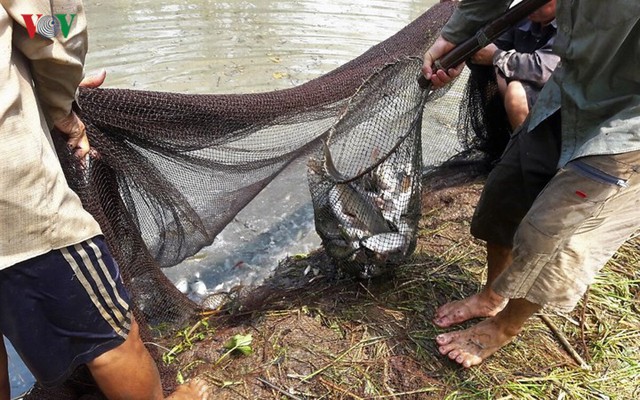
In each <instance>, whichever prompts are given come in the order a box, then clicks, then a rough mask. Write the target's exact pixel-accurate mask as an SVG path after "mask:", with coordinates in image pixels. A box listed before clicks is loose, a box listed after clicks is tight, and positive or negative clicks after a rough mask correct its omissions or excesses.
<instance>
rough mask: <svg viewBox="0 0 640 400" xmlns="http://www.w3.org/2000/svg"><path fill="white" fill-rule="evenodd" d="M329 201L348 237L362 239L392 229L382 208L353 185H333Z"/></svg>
mask: <svg viewBox="0 0 640 400" xmlns="http://www.w3.org/2000/svg"><path fill="white" fill-rule="evenodd" d="M329 203H330V204H331V210H332V212H333V214H334V215H335V217H336V218H337V220H338V221H339V223H340V225H341V229H342V231H343V232H345V234H346V236H347V237H353V238H358V239H362V238H365V237H368V236H372V235H376V234H379V233H383V232H389V231H390V229H391V228H390V226H389V223H388V222H387V220H386V219H384V216H383V215H382V212H381V211H380V209H378V208H377V207H376V206H375V205H374V204H373V202H372V201H371V200H370V199H369V198H367V197H366V196H365V195H363V194H362V193H360V191H358V190H356V189H354V188H353V186H352V185H349V184H336V185H335V186H334V187H332V188H331V189H330V190H329Z"/></svg>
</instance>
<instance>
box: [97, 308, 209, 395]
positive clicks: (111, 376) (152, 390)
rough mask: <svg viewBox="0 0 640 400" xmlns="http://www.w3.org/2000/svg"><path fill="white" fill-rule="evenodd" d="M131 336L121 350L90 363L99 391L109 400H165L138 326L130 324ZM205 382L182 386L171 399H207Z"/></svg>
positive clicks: (99, 357)
mask: <svg viewBox="0 0 640 400" xmlns="http://www.w3.org/2000/svg"><path fill="white" fill-rule="evenodd" d="M131 322H132V323H131V331H129V336H128V337H127V339H126V340H125V341H124V343H123V344H121V345H120V346H118V347H116V348H114V349H112V350H110V351H108V352H106V353H104V354H102V355H100V356H98V357H97V358H96V359H94V360H93V361H91V362H89V363H87V366H88V367H89V370H90V371H91V374H92V375H93V377H94V379H95V380H96V382H97V383H98V386H99V387H100V390H101V391H102V393H104V395H105V396H107V398H109V399H110V400H115V399H130V400H135V399H140V400H158V399H163V398H164V397H163V394H162V386H161V383H160V374H159V373H158V369H157V368H156V365H155V363H154V361H153V359H152V358H151V355H150V354H149V352H148V351H147V349H146V348H145V347H144V344H143V343H142V340H141V339H140V332H139V328H138V324H137V323H136V322H135V320H132V321H131ZM207 390H208V387H207V386H206V384H205V383H204V382H202V381H198V380H196V381H192V382H190V383H188V384H185V385H182V386H180V387H179V388H178V389H177V390H176V391H175V392H174V393H172V394H171V395H170V396H169V397H168V398H169V399H175V400H179V399H207V394H206V392H207Z"/></svg>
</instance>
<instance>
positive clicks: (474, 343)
mask: <svg viewBox="0 0 640 400" xmlns="http://www.w3.org/2000/svg"><path fill="white" fill-rule="evenodd" d="M518 332H519V331H516V332H513V331H512V332H508V331H507V330H506V329H504V328H503V327H501V326H500V324H499V323H498V322H497V318H489V319H486V320H484V321H482V322H480V323H478V324H477V325H474V326H472V327H471V328H469V329H465V330H462V331H456V332H449V333H443V334H440V335H438V336H436V343H438V350H439V351H440V353H441V354H442V355H446V356H448V357H449V358H450V359H451V360H453V361H455V362H457V363H458V364H460V365H462V366H463V367H465V368H469V367H472V366H474V365H478V364H480V363H481V362H482V361H484V360H486V359H487V358H488V357H489V356H490V355H492V354H493V353H495V352H496V351H498V350H499V349H500V348H501V347H503V346H504V345H506V344H507V343H509V342H511V340H513V338H514V337H515V336H516V335H517V333H518Z"/></svg>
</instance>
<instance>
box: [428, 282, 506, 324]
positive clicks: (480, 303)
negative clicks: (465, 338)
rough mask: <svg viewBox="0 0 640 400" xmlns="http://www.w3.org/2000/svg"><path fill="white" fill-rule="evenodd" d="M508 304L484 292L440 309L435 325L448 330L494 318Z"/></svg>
mask: <svg viewBox="0 0 640 400" xmlns="http://www.w3.org/2000/svg"><path fill="white" fill-rule="evenodd" d="M506 304H507V299H505V298H504V297H502V296H499V295H497V294H495V293H493V292H487V291H486V290H483V291H482V292H480V293H476V294H474V295H473V296H471V297H467V298H466V299H462V300H457V301H452V302H450V303H447V304H445V305H443V306H442V307H440V308H438V310H437V311H436V315H435V317H434V318H433V323H434V324H436V326H438V327H440V328H448V327H450V326H452V325H457V324H460V323H462V322H464V321H468V320H470V319H472V318H481V317H493V316H494V315H496V314H497V313H499V312H500V311H501V310H502V309H503V308H504V306H505V305H506Z"/></svg>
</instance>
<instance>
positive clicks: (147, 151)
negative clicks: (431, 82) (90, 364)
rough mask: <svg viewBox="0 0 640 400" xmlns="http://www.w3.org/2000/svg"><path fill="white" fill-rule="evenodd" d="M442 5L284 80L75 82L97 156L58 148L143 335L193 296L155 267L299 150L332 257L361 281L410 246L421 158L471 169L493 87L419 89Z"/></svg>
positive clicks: (186, 252)
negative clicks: (171, 85) (166, 88)
mask: <svg viewBox="0 0 640 400" xmlns="http://www.w3.org/2000/svg"><path fill="white" fill-rule="evenodd" d="M454 7H455V3H453V2H444V3H440V4H436V5H435V6H433V7H432V8H430V9H429V10H428V11H427V12H426V13H425V14H423V15H422V16H420V17H419V18H418V19H416V20H415V21H414V22H413V23H411V24H410V25H408V26H407V27H405V28H404V29H403V30H401V31H400V32H398V33H397V34H396V35H394V36H392V37H390V38H389V39H387V40H386V41H384V42H382V43H380V44H378V45H376V46H374V47H372V48H371V49H370V50H368V51H367V52H366V53H364V54H363V55H361V56H360V57H358V58H356V59H354V60H352V61H351V62H349V63H347V64H345V65H343V66H341V67H339V68H337V69H335V70H334V71H332V72H330V73H328V74H325V75H323V76H321V77H319V78H317V79H314V80H311V81H309V82H307V83H305V84H302V85H300V86H297V87H294V88H291V89H286V90H279V91H272V92H266V93H257V94H237V95H188V94H179V93H162V92H149V91H135V90H125V89H82V90H81V91H80V96H79V102H78V103H79V106H80V108H81V109H80V113H81V117H82V119H83V121H84V122H85V124H86V125H87V132H88V134H89V137H90V141H91V144H92V146H93V148H94V149H96V150H97V153H98V154H99V156H98V157H97V158H94V159H92V160H91V161H90V163H89V164H88V165H86V166H85V167H84V168H81V167H79V166H78V165H77V164H76V163H75V162H74V161H73V159H72V157H70V155H69V154H68V150H67V149H66V147H65V146H58V152H59V155H60V158H61V162H62V163H63V167H64V169H65V172H66V174H67V178H68V181H69V183H70V185H71V186H72V187H73V189H74V190H76V191H77V192H78V193H79V195H80V197H81V199H82V201H83V204H84V206H85V208H86V209H87V210H88V211H89V212H91V213H92V214H93V215H94V216H95V218H96V219H97V220H98V222H99V223H100V225H101V227H102V229H103V232H104V235H105V238H106V240H107V242H108V244H109V247H110V249H111V251H112V253H113V255H114V257H115V259H116V260H117V262H118V264H119V265H120V268H121V270H122V276H123V279H124V282H125V285H126V286H127V288H128V290H129V292H130V294H131V296H132V298H133V301H134V313H135V316H136V318H137V320H138V321H139V324H140V326H141V330H142V332H141V334H142V336H143V340H144V341H145V342H149V341H151V340H152V337H153V335H152V331H151V329H149V327H150V326H159V325H162V326H164V327H165V328H168V329H169V330H171V329H177V328H180V327H182V326H184V324H185V323H186V322H187V321H188V320H189V319H192V318H194V317H195V316H196V315H197V312H198V311H199V310H201V308H202V305H201V304H196V303H194V302H193V301H191V300H190V299H189V298H188V297H187V296H185V295H184V294H183V293H181V292H180V291H179V290H178V289H177V288H176V287H175V286H174V284H173V283H172V282H171V281H170V280H169V279H168V278H167V277H166V275H165V274H164V273H163V271H162V268H168V267H172V266H175V265H176V264H179V263H180V262H181V261H182V260H184V259H185V258H187V257H189V256H192V255H194V254H196V253H197V252H198V251H199V250H200V249H201V248H203V247H205V246H208V245H210V244H211V243H212V242H213V240H214V238H215V237H216V235H218V234H219V233H220V232H221V231H222V229H223V228H224V227H225V226H226V225H227V224H228V223H229V222H230V221H231V220H232V219H233V218H234V216H235V215H236V214H237V213H238V212H239V211H240V210H242V209H243V207H245V206H246V205H247V204H248V203H249V202H250V201H251V200H252V199H253V198H254V197H255V196H256V195H257V194H258V193H259V192H260V191H261V190H262V189H264V188H265V186H267V185H268V184H269V183H270V182H271V181H272V180H273V179H274V178H275V177H276V176H278V174H279V173H280V172H281V171H283V169H285V168H286V167H287V166H288V165H289V164H291V163H293V162H294V161H296V160H300V159H304V160H309V169H308V171H309V173H308V179H309V189H310V191H311V195H312V199H313V205H314V210H315V222H316V229H317V231H318V233H319V235H320V236H321V238H322V240H323V244H324V248H325V249H326V252H327V254H328V255H329V256H331V257H332V259H333V260H334V262H335V263H336V264H337V265H338V266H341V267H344V268H345V269H346V270H347V271H349V272H352V273H354V274H355V275H358V276H360V277H371V276H376V275H379V274H382V273H385V272H387V271H388V270H389V267H390V266H393V265H396V264H398V263H401V262H402V261H403V260H404V259H405V258H406V256H408V255H409V254H411V252H412V251H413V247H414V246H415V230H416V224H417V221H418V218H419V216H420V203H419V198H420V185H421V182H424V177H423V174H424V172H425V170H426V172H427V175H426V176H427V178H428V179H432V180H436V179H437V178H442V177H443V176H445V177H446V176H449V178H451V177H453V176H454V175H455V173H456V172H455V171H460V168H458V167H459V166H463V167H464V168H462V170H463V171H466V172H465V174H467V173H468V172H469V171H480V170H482V169H483V168H486V165H488V164H487V162H486V161H487V160H489V159H490V158H491V157H493V156H495V154H496V151H497V150H495V151H487V149H489V148H490V147H487V146H489V145H488V144H487V143H489V142H490V137H489V132H490V131H488V130H487V129H486V128H485V125H486V121H487V119H486V117H485V116H484V115H485V114H484V109H483V105H484V104H487V102H490V101H491V100H490V99H492V98H495V94H496V92H492V89H491V87H490V85H489V84H486V82H485V83H484V84H481V85H477V84H473V83H470V84H468V85H467V86H466V88H465V86H464V83H457V84H456V85H455V86H454V87H453V89H451V88H450V87H447V88H444V89H441V90H439V91H432V92H429V91H426V92H425V91H423V90H421V89H420V88H419V87H418V85H417V82H416V80H417V77H418V76H419V73H420V67H421V61H420V59H419V57H421V56H422V55H423V54H424V51H425V50H426V48H427V47H428V46H429V45H430V44H431V43H432V42H433V40H435V38H436V36H437V35H438V34H439V32H440V30H441V28H442V26H443V25H444V23H445V22H446V21H447V20H448V18H449V17H450V15H451V13H452V12H453V9H454ZM472 81H474V79H471V80H470V82H472ZM479 99H481V100H482V101H479ZM423 111H424V113H423ZM423 119H424V121H423ZM423 126H424V128H423ZM475 132H479V133H480V134H479V135H476V134H475ZM487 154H489V158H487ZM423 164H424V168H423ZM447 171H449V172H447ZM452 171H453V173H451V172H452ZM441 181H444V182H446V181H448V182H453V180H452V178H451V179H447V178H445V179H441ZM292 190H308V189H307V188H301V187H297V188H293V189H292ZM354 204H358V205H359V206H362V207H364V208H361V209H357V208H355V207H354V206H353V205H354ZM175 268H178V267H175ZM149 350H150V352H151V353H152V355H153V356H154V358H155V359H156V360H157V361H158V365H159V367H160V368H161V374H162V377H163V385H164V388H165V391H167V392H168V391H170V390H172V389H173V388H174V381H175V373H174V372H172V371H171V370H168V369H166V367H164V366H163V364H162V362H161V353H160V352H159V351H158V350H157V349H156V348H155V347H153V346H151V347H149ZM86 375H87V374H86V371H85V370H81V371H79V372H78V373H77V374H76V376H74V378H73V379H71V380H70V382H69V383H68V384H67V385H65V387H63V388H57V389H43V388H40V387H36V388H34V390H33V391H32V392H31V394H30V395H28V396H27V398H33V399H57V398H62V399H67V398H80V397H82V396H85V397H83V398H93V397H86V396H90V395H89V394H87V393H89V392H91V391H90V390H89V389H87V388H88V387H89V386H87V385H86V384H85V383H78V382H85V380H84V377H85V376H86ZM91 393H93V394H92V395H91V396H98V397H95V398H99V394H96V393H95V391H94V392H91Z"/></svg>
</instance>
